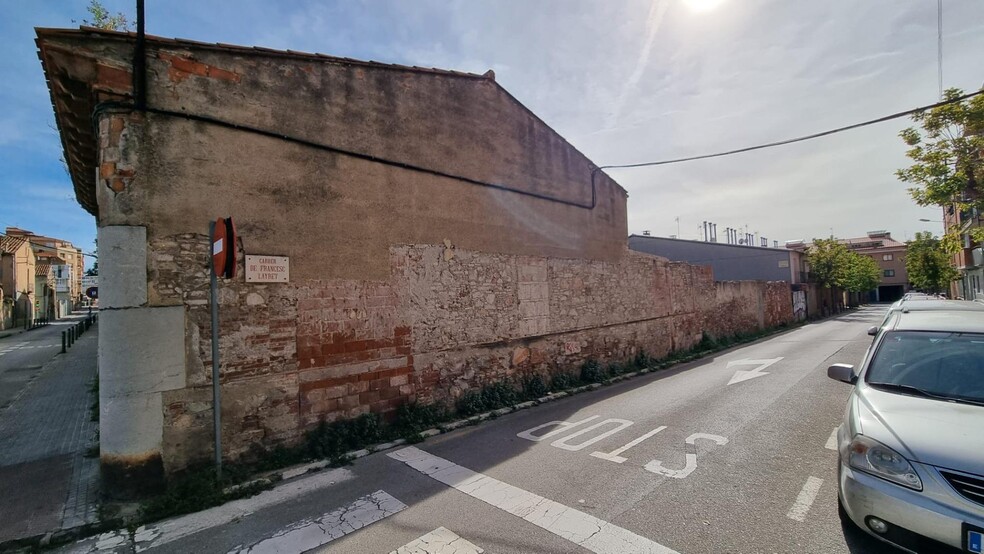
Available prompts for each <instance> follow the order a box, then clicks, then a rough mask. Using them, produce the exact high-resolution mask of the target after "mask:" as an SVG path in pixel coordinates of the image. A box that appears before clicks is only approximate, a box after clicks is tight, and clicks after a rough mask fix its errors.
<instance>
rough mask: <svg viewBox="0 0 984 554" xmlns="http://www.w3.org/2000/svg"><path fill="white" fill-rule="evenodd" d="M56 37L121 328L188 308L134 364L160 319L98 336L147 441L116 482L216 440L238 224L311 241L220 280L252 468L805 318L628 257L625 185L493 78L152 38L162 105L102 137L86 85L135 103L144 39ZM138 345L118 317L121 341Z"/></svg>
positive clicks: (760, 293) (229, 358) (771, 289)
mask: <svg viewBox="0 0 984 554" xmlns="http://www.w3.org/2000/svg"><path fill="white" fill-rule="evenodd" d="M45 37H46V38H44V39H43V41H42V42H43V45H42V59H43V62H44V63H45V64H46V71H47V73H48V75H49V77H50V79H51V81H52V83H53V84H52V95H53V101H54V102H55V105H56V111H57V112H58V115H59V118H58V121H59V125H60V128H61V129H62V131H63V141H64V142H65V144H66V152H67V153H68V157H69V158H70V164H71V165H72V167H73V169H78V167H79V166H86V165H87V164H89V163H90V162H88V161H87V160H89V157H90V155H91V156H92V162H91V163H92V164H94V167H92V168H91V169H92V171H91V172H88V169H89V168H88V167H86V168H85V169H86V171H81V172H78V171H73V178H74V179H75V180H76V184H77V186H79V190H80V191H81V192H80V193H79V198H80V201H81V202H83V204H84V205H86V207H87V208H88V209H92V206H91V202H90V201H89V200H90V199H89V198H87V197H86V191H87V190H88V189H85V187H84V186H80V184H81V185H85V184H86V183H87V182H88V181H86V179H89V178H93V177H92V176H94V180H95V185H94V186H95V194H94V200H95V202H96V204H97V210H96V211H98V223H99V226H100V237H101V240H100V245H102V236H103V234H104V233H108V234H107V236H110V235H112V236H117V237H118V238H119V240H118V241H117V243H118V244H116V246H117V247H119V248H120V249H121V251H120V255H119V256H117V258H116V260H115V262H114V264H107V267H105V268H103V272H104V273H107V277H106V279H107V280H108V281H107V282H109V280H112V277H111V276H110V275H108V274H110V273H113V272H114V271H115V272H117V273H119V275H118V276H119V279H118V281H119V282H118V283H117V287H118V294H119V295H120V296H121V298H123V300H124V301H122V302H121V303H120V305H119V306H115V305H107V306H106V307H107V308H108V310H107V315H106V316H103V317H104V321H105V317H107V316H108V317H109V318H110V319H114V318H115V320H116V322H117V323H119V325H117V326H116V327H115V328H116V329H118V330H119V333H123V330H124V329H125V328H126V326H127V325H134V324H139V323H140V322H141V321H143V320H145V319H146V318H152V317H154V314H155V313H164V312H161V310H166V313H167V314H168V319H167V321H168V322H169V323H168V327H167V329H158V330H157V333H158V334H159V335H161V336H162V337H165V338H166V339H167V340H166V344H167V345H169V351H168V353H167V356H160V357H150V358H149V359H146V360H139V361H138V360H135V359H132V356H130V355H128V352H151V353H153V352H156V350H154V347H153V345H154V344H155V343H156V342H159V341H158V337H156V336H153V335H141V336H138V337H129V338H128V341H130V342H134V341H135V342H136V343H140V344H128V345H126V348H123V347H120V348H107V349H106V351H105V352H103V351H101V352H100V356H101V358H100V360H101V363H100V375H101V376H103V377H104V378H107V379H113V380H117V381H120V382H121V383H126V386H125V387H114V386H108V387H107V389H106V390H107V391H108V392H107V393H106V395H104V396H105V398H106V400H113V402H111V403H110V404H109V405H107V406H106V407H105V408H103V418H105V419H106V421H105V422H103V423H101V426H102V427H103V428H104V429H107V430H119V432H120V433H121V434H120V436H125V437H140V439H139V440H136V439H134V440H121V441H117V442H107V443H106V445H105V446H106V448H103V451H102V461H103V466H104V467H103V469H104V474H107V464H109V465H111V466H112V465H113V464H115V466H116V468H115V469H113V467H110V469H111V470H112V471H109V472H108V474H109V475H114V474H115V475H119V476H121V478H122V479H129V477H128V476H134V475H145V473H146V472H145V473H140V472H139V471H136V470H137V469H139V468H135V467H131V466H132V465H139V464H144V466H146V467H145V468H144V469H147V468H150V469H151V470H154V469H155V468H157V467H161V468H162V469H163V471H174V470H177V469H180V468H182V467H184V466H185V465H187V464H189V463H191V462H193V461H195V460H202V459H208V458H210V457H211V456H212V453H211V449H212V440H211V433H212V423H211V419H212V413H211V384H212V383H211V366H212V360H211V344H210V340H211V329H210V318H209V310H208V300H207V291H208V274H207V270H208V265H207V260H208V256H209V251H210V249H209V245H208V240H207V238H206V237H205V234H204V233H205V230H206V229H207V228H208V223H209V221H211V220H213V219H214V218H216V217H217V216H231V217H232V218H233V219H234V220H235V221H236V224H237V227H238V230H239V237H240V241H239V243H238V244H237V245H236V246H237V248H238V249H239V253H240V255H242V254H245V253H249V254H268V255H285V256H289V257H290V275H291V281H290V282H289V283H285V284H247V283H246V282H245V279H244V276H243V274H242V265H240V274H239V276H238V277H237V278H236V279H233V280H228V281H223V282H222V283H221V287H220V293H219V305H220V312H221V313H220V318H221V328H220V329H219V332H220V341H221V343H220V345H219V346H220V350H221V355H222V360H221V371H222V397H223V403H222V412H223V413H222V416H223V417H222V421H223V428H222V435H223V446H224V454H225V455H226V456H228V457H232V458H235V457H238V456H242V455H245V454H248V453H249V452H250V451H251V450H253V449H262V448H268V447H271V446H274V445H277V444H280V443H290V442H293V441H296V440H298V439H299V438H300V436H301V435H302V434H303V432H304V431H305V430H306V429H309V428H310V427H311V426H313V425H315V424H317V423H318V422H320V421H333V420H335V419H339V418H350V417H354V416H357V415H359V414H363V413H367V412H377V413H381V414H384V415H387V414H391V413H392V412H393V411H394V410H395V408H396V407H397V406H399V405H400V403H403V402H408V401H414V400H416V401H419V402H452V401H454V400H455V399H456V398H457V397H458V396H460V395H461V394H462V393H463V392H465V391H467V390H470V389H475V388H477V387H481V386H483V385H485V384H488V383H492V382H496V381H500V380H502V379H504V378H508V377H511V376H514V375H517V374H520V375H525V374H529V373H531V372H538V373H541V374H545V375H549V374H554V373H556V372H560V371H564V372H568V371H574V370H576V368H577V367H578V366H580V364H581V363H583V361H584V360H586V359H588V358H593V359H597V360H600V361H603V362H605V361H623V360H625V359H628V358H631V357H633V356H634V355H635V354H636V353H637V352H638V351H639V350H640V349H645V350H646V351H647V352H648V353H649V354H650V355H653V356H663V355H666V354H667V353H669V352H670V351H672V350H675V349H687V348H689V347H691V346H693V345H694V344H696V343H697V342H699V341H700V340H701V337H702V335H703V333H709V334H711V335H728V334H733V333H737V332H745V331H751V330H753V329H759V328H762V327H763V326H766V325H772V324H777V323H781V322H784V321H786V319H784V317H785V316H784V314H786V313H787V312H788V313H789V316H790V318H791V307H790V304H791V301H790V297H789V293H788V286H786V285H785V284H778V285H776V284H770V283H749V282H737V283H715V282H714V281H713V278H712V275H711V273H710V270H709V269H708V268H700V267H694V266H690V265H687V264H684V263H670V262H667V261H666V260H664V259H661V258H656V257H651V256H647V255H643V254H637V253H632V252H629V251H628V250H627V248H626V220H625V201H626V195H625V192H624V190H623V189H621V187H619V186H618V185H617V184H616V183H615V182H614V181H612V180H610V179H609V178H608V177H606V176H605V175H604V174H603V173H601V172H594V171H593V170H594V166H593V165H592V163H591V162H590V161H589V160H587V159H586V158H585V157H584V156H583V155H581V154H580V153H579V152H577V151H576V150H575V149H574V148H572V147H571V146H570V145H569V144H567V143H566V142H565V141H564V140H563V139H562V138H561V137H560V136H559V135H557V134H556V133H555V132H554V131H552V130H551V129H549V128H548V127H547V126H546V125H545V124H544V123H543V122H542V121H540V120H539V119H538V118H536V116H534V115H533V114H532V113H530V112H529V111H528V110H526V109H525V108H524V107H522V106H521V105H520V104H519V103H518V102H516V100H515V99H513V98H512V97H511V96H510V95H509V94H508V93H507V92H505V91H504V90H503V89H502V88H500V87H499V86H498V85H497V84H496V83H495V81H494V79H493V78H491V76H488V77H486V76H476V75H462V74H453V73H451V72H441V71H431V70H415V69H410V68H400V67H392V66H385V65H383V64H372V63H363V62H355V61H351V60H340V59H337V58H319V57H316V56H303V55H296V54H286V53H273V52H263V51H256V50H250V49H237V48H231V47H209V46H207V45H191V44H187V43H176V42H166V41H160V40H158V39H151V40H150V41H149V43H148V49H147V52H148V69H149V72H148V85H147V89H148V91H149V95H148V102H149V105H150V107H151V110H150V111H146V112H144V111H136V110H133V109H130V108H128V107H126V106H125V105H124V106H118V105H116V106H109V105H102V106H101V107H100V110H98V115H97V117H96V119H97V122H98V136H97V137H95V139H94V141H95V142H97V143H98V144H95V145H91V144H89V143H88V142H86V140H85V139H86V138H87V136H86V135H85V133H88V132H91V131H90V125H89V124H90V119H89V118H90V116H91V114H92V108H93V107H94V106H87V105H85V104H84V102H83V100H84V99H86V98H90V97H92V98H94V99H95V100H121V99H122V100H128V95H129V93H130V85H131V83H132V76H131V74H130V72H129V68H130V67H131V66H130V63H131V60H132V39H131V38H130V37H128V36H126V35H120V34H112V33H88V32H79V33H71V32H65V33H60V32H51V33H46V34H45ZM87 87H88V88H87ZM76 92H77V93H76ZM87 95H88V96H87ZM79 106H82V108H80V107H79ZM161 110H167V111H172V112H177V113H178V114H179V115H177V116H176V115H174V114H162V113H160V111H161ZM64 112H71V113H69V114H65V113H64ZM78 112H85V113H84V114H82V115H80V113H78ZM180 114H191V115H197V116H204V117H209V118H215V119H220V120H223V121H224V122H226V124H225V125H223V124H216V123H215V122H204V121H201V120H192V119H188V118H185V117H182V116H181V115H180ZM232 124H235V125H239V126H248V127H254V128H256V129H261V130H263V131H264V133H266V134H264V133H255V132H247V131H244V130H243V129H234V128H232V127H230V125H232ZM270 133H273V134H282V135H290V136H291V137H294V138H296V139H299V140H304V141H309V142H311V143H318V144H321V145H326V144H327V145H331V146H333V147H334V148H335V149H336V150H334V151H328V150H326V149H324V148H317V147H314V146H312V145H311V144H307V145H305V144H300V143H298V142H296V141H293V142H292V141H289V140H283V139H282V138H278V137H276V136H270ZM76 135H78V136H76ZM72 145H75V146H72ZM78 145H81V146H78ZM90 147H91V149H92V152H91V153H90V152H89V150H88V149H89V148H90ZM337 149H344V150H349V151H352V152H357V153H360V156H352V155H348V154H344V153H339V152H338V150H337ZM372 157H380V158H385V159H388V160H392V161H395V162H405V163H412V164H414V165H416V166H420V167H426V168H429V169H431V170H434V171H438V172H443V173H447V174H454V175H459V176H462V177H465V178H467V179H470V180H478V181H484V182H487V183H492V184H495V185H496V186H480V185H477V184H475V183H471V182H466V180H467V179H466V180H462V179H453V178H449V177H447V176H439V175H435V174H433V173H427V172H421V171H415V170H410V169H407V168H401V167H395V166H394V165H386V164H381V163H378V161H374V160H373V159H372ZM503 187H505V188H509V189H513V190H503ZM592 191H593V192H592ZM138 235H139V236H140V237H145V238H141V239H140V242H141V244H139V245H138V244H130V243H132V242H134V240H133V239H132V238H128V237H132V236H138ZM128 245H129V246H132V247H133V248H132V249H131V250H126V249H127V247H128ZM135 252H138V253H139V256H137V257H138V258H141V259H143V258H145V263H146V268H145V269H146V272H144V271H142V270H141V271H128V270H127V268H131V267H132V266H133V265H134V264H136V265H137V266H140V265H141V260H140V259H137V260H134V259H132V258H133V256H134V255H135V254H134V253H135ZM240 260H242V258H241V257H240ZM240 264H242V262H241V261H240ZM110 266H111V267H110ZM144 284H145V285H146V286H145V287H144V286H143V285H144ZM783 287H785V291H786V292H785V296H784V295H783V294H782V290H783ZM173 314H178V315H180V316H182V317H178V318H174V319H173V320H172V318H173ZM103 328H104V330H109V329H111V328H113V327H112V326H110V325H104V326H103ZM117 338H118V337H115V336H113V335H112V334H110V333H109V332H108V331H107V332H106V333H103V332H102V331H101V335H100V342H101V344H109V343H112V342H113V341H114V340H116V339H117ZM101 348H102V347H101ZM128 356H129V357H128ZM104 359H105V361H106V363H105V364H103V360H104ZM176 359H177V361H175V360H176ZM182 361H183V365H182V363H181V362H182ZM137 365H139V366H140V368H141V371H139V372H137V373H133V372H132V371H131V369H132V368H133V367H135V366H137ZM175 366H178V367H180V368H182V369H183V373H182V374H181V375H174V374H173V373H174V372H173V369H174V367H175ZM131 373H133V374H134V375H137V376H138V377H139V380H138V381H137V382H129V381H128V379H131V377H130V375H131ZM155 375H156V376H159V377H163V376H167V377H168V379H167V380H166V382H159V381H155V380H154V379H153V378H154V376H155ZM110 393H112V394H110ZM139 411H142V413H143V415H141V414H139V413H137V412H139ZM147 460H152V461H153V464H152V465H148V464H147ZM114 472H115V473H114ZM130 481H134V482H136V481H135V480H134V479H130ZM111 486H115V483H112V484H111Z"/></svg>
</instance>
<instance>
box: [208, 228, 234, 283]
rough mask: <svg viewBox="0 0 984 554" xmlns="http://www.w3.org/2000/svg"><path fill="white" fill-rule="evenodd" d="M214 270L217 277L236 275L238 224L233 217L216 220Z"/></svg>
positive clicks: (213, 255)
mask: <svg viewBox="0 0 984 554" xmlns="http://www.w3.org/2000/svg"><path fill="white" fill-rule="evenodd" d="M212 270H213V271H214V272H215V276H216V277H225V278H227V279H232V278H233V277H235V276H236V226H235V225H233V223H232V218H231V217H227V218H222V217H220V218H218V219H217V220H215V231H214V232H213V233H212Z"/></svg>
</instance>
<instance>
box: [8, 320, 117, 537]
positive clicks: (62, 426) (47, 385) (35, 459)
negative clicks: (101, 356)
mask: <svg viewBox="0 0 984 554" xmlns="http://www.w3.org/2000/svg"><path fill="white" fill-rule="evenodd" d="M97 328H98V324H95V325H93V326H92V328H90V329H89V330H88V331H87V332H86V333H84V334H83V335H82V336H81V337H79V339H78V341H77V342H76V343H75V345H74V346H73V347H72V348H71V349H69V351H68V352H67V353H66V354H59V355H57V356H55V357H54V358H52V359H51V360H49V361H48V362H47V363H45V364H44V366H43V367H42V369H41V372H40V375H39V376H38V377H37V378H36V379H34V380H33V381H32V382H31V383H30V384H29V385H28V386H27V388H26V389H25V390H23V391H22V393H21V394H19V395H18V397H17V398H16V399H15V400H14V401H13V402H12V403H11V404H10V405H9V406H8V407H7V408H6V409H4V410H3V411H2V412H0V445H3V447H2V448H0V498H3V499H4V500H3V502H0V544H2V543H4V542H6V541H10V540H14V539H23V538H29V537H34V536H37V535H43V534H46V533H48V532H53V531H58V530H60V529H68V528H72V527H77V526H79V525H83V524H88V523H95V522H96V520H97V500H98V491H99V483H98V478H99V459H98V457H91V458H87V457H85V453H86V450H87V449H88V448H89V447H90V446H92V445H95V444H96V443H97V439H96V433H97V430H98V426H99V425H98V423H97V422H95V421H92V420H91V416H90V411H89V407H90V406H91V405H92V403H93V402H94V401H95V398H94V395H93V393H91V392H90V391H89V388H90V384H91V383H92V381H93V380H94V379H95V377H96V373H97V372H96V349H97V344H98V340H97Z"/></svg>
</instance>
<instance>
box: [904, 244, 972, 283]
mask: <svg viewBox="0 0 984 554" xmlns="http://www.w3.org/2000/svg"><path fill="white" fill-rule="evenodd" d="M906 245H907V247H908V248H907V249H906V254H905V271H906V273H908V274H909V282H910V283H912V284H913V285H914V286H915V287H916V288H917V289H920V290H924V291H926V292H945V291H947V290H949V288H950V283H952V282H953V281H954V280H955V279H959V278H960V272H959V271H957V270H956V269H954V268H953V266H952V265H951V263H950V256H949V255H948V254H947V253H946V251H945V250H944V249H943V247H942V245H941V242H940V239H938V238H937V237H935V236H933V234H932V233H930V232H925V233H916V238H914V239H913V240H910V241H909V242H907V243H906Z"/></svg>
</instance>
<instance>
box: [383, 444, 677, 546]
mask: <svg viewBox="0 0 984 554" xmlns="http://www.w3.org/2000/svg"><path fill="white" fill-rule="evenodd" d="M387 456H389V457H390V458H393V459H394V460H399V461H401V462H403V463H405V464H406V465H408V466H410V467H412V468H413V469H416V470H417V471H419V472H421V473H423V474H424V475H427V476H429V477H430V478H432V479H434V480H436V481H440V482H441V483H444V484H445V485H448V486H450V487H454V488H455V489H457V490H459V491H461V492H463V493H465V494H467V495H469V496H471V497H473V498H477V499H478V500H481V501H482V502H485V503H486V504H489V505H491V506H494V507H496V508H499V509H500V510H503V511H505V512H507V513H509V514H512V515H514V516H516V517H521V518H523V519H524V520H526V521H528V522H530V523H532V524H533V525H536V526H537V527H540V528H542V529H545V530H547V531H549V532H551V533H553V534H555V535H557V536H558V537H561V538H564V539H567V540H569V541H571V542H573V543H574V544H577V545H579V546H581V547H583V548H586V549H588V550H590V551H591V552H595V553H596V554H632V553H639V554H643V553H651V554H678V553H677V552H676V551H675V550H672V549H670V548H668V547H666V546H663V545H661V544H659V543H657V542H655V541H652V540H650V539H647V538H646V537H643V536H641V535H637V534H635V533H633V532H631V531H629V530H627V529H623V528H621V527H618V526H617V525H614V524H611V523H608V522H607V521H604V520H601V519H598V518H596V517H594V516H592V515H589V514H586V513H584V512H581V511H578V510H575V509H574V508H570V507H567V506H565V505H563V504H560V503H558V502H554V501H553V500H549V499H547V498H544V497H542V496H539V495H536V494H533V493H531V492H529V491H525V490H523V489H521V488H519V487H514V486H512V485H510V484H508V483H503V482H502V481H499V480H497V479H493V478H492V477H489V476H487V475H483V474H481V473H477V472H474V471H472V470H470V469H468V468H465V467H462V466H459V465H458V464H455V463H453V462H450V461H448V460H445V459H444V458H439V457H437V456H434V455H432V454H429V453H427V452H424V451H423V450H420V449H419V448H415V447H412V446H411V447H408V448H403V449H401V450H398V451H396V452H392V453H390V454H387Z"/></svg>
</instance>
